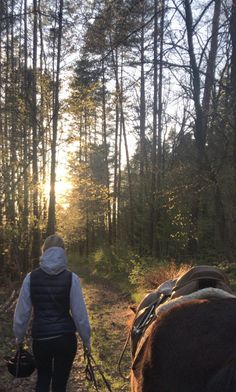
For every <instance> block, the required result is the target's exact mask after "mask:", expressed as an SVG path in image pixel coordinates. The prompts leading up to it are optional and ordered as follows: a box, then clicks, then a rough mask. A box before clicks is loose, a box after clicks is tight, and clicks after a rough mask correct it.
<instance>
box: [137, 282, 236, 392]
mask: <svg viewBox="0 0 236 392" xmlns="http://www.w3.org/2000/svg"><path fill="white" fill-rule="evenodd" d="M204 290H205V291H204ZM214 290H215V291H217V292H219V293H220V295H219V296H218V295H215V294H214ZM199 292H201V295H200V298H197V297H196V298H194V295H189V296H185V297H184V298H183V297H182V299H180V300H179V299H178V298H176V299H175V300H173V301H170V302H169V304H165V303H164V304H163V305H160V311H159V312H158V308H157V311H156V317H155V318H154V320H152V322H151V323H150V324H149V325H148V326H147V328H146V329H145V332H144V333H143V335H142V337H141V339H140V340H139V342H138V344H137V345H136V346H135V350H133V351H132V368H131V391H132V392H235V391H236V297H235V296H234V295H232V294H230V293H228V294H227V293H226V294H222V295H221V292H222V293H225V292H224V291H223V290H218V289H214V288H213V289H210V291H209V290H208V289H206V288H205V289H203V290H200V291H199ZM206 292H213V295H209V296H208V298H204V296H205V297H207V295H206ZM171 302H172V304H170V303H171ZM131 340H132V334H131ZM131 343H132V342H131Z"/></svg>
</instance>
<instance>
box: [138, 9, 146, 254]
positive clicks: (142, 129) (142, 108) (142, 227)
mask: <svg viewBox="0 0 236 392" xmlns="http://www.w3.org/2000/svg"><path fill="white" fill-rule="evenodd" d="M143 4H145V2H144V3H143ZM143 24H144V6H143V10H142V25H143ZM144 52H145V34H144V27H142V29H141V49H140V55H141V64H140V65H141V80H140V206H139V209H140V214H139V215H140V241H139V251H140V254H143V253H144V249H145V238H144V233H145V230H146V228H145V198H146V192H145V190H146V189H145V188H146V181H145V169H146V162H147V160H146V102H145V99H146V98H145V95H146V94H145V72H144V63H145V57H144Z"/></svg>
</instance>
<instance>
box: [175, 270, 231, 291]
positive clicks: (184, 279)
mask: <svg viewBox="0 0 236 392" xmlns="http://www.w3.org/2000/svg"><path fill="white" fill-rule="evenodd" d="M207 287H213V288H216V289H221V290H224V291H226V292H228V293H232V290H231V288H230V283H229V280H228V278H227V276H226V275H225V274H224V273H223V272H222V271H221V270H219V269H218V268H217V267H213V266H209V265H200V266H196V267H192V268H191V269H190V270H189V271H188V272H186V273H185V274H184V275H182V276H181V277H180V278H179V279H177V280H176V284H175V286H174V287H173V290H172V294H171V298H178V297H180V296H183V295H188V294H191V293H193V292H195V291H198V290H201V289H204V288H207Z"/></svg>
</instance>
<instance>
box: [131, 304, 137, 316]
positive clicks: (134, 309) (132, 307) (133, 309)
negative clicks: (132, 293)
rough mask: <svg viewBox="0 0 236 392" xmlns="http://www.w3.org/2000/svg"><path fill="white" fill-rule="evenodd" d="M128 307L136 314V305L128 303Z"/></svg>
mask: <svg viewBox="0 0 236 392" xmlns="http://www.w3.org/2000/svg"><path fill="white" fill-rule="evenodd" d="M129 309H130V310H132V312H133V313H134V314H136V312H137V305H130V306H129Z"/></svg>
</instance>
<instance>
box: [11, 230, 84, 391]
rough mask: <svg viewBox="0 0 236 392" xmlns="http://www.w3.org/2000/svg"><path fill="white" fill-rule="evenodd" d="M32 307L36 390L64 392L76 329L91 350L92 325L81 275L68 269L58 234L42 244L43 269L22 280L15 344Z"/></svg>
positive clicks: (22, 331)
mask: <svg viewBox="0 0 236 392" xmlns="http://www.w3.org/2000/svg"><path fill="white" fill-rule="evenodd" d="M32 309H33V322H32V338H33V353H34V356H35V361H36V366H37V372H38V377H37V384H36V389H35V390H36V391H37V392H49V390H50V384H52V391H53V392H65V391H66V385H67V381H68V378H69V374H70V370H71V367H72V364H73V360H74V358H75V354H76V349H77V340H76V335H75V332H76V331H78V332H79V335H80V337H81V339H82V341H83V344H84V347H85V350H87V351H90V325H89V320H88V314H87V310H86V306H85V302H84V299H83V294H82V290H81V286H80V281H79V278H78V276H77V275H76V274H75V273H73V272H70V271H69V270H68V269H67V257H66V253H65V249H64V242H63V240H62V238H61V237H59V236H58V235H56V234H54V235H51V236H49V237H48V238H47V239H46V240H45V242H44V244H43V247H42V256H41V258H40V263H39V268H37V269H35V270H33V271H32V272H30V273H29V274H28V275H27V276H26V277H25V279H24V281H23V284H22V287H21V290H20V295H19V298H18V302H17V305H16V309H15V314H14V322H13V331H14V334H15V337H16V344H17V345H18V346H20V345H22V343H23V340H24V336H25V334H26V331H27V327H28V324H29V320H30V315H31V310H32Z"/></svg>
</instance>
